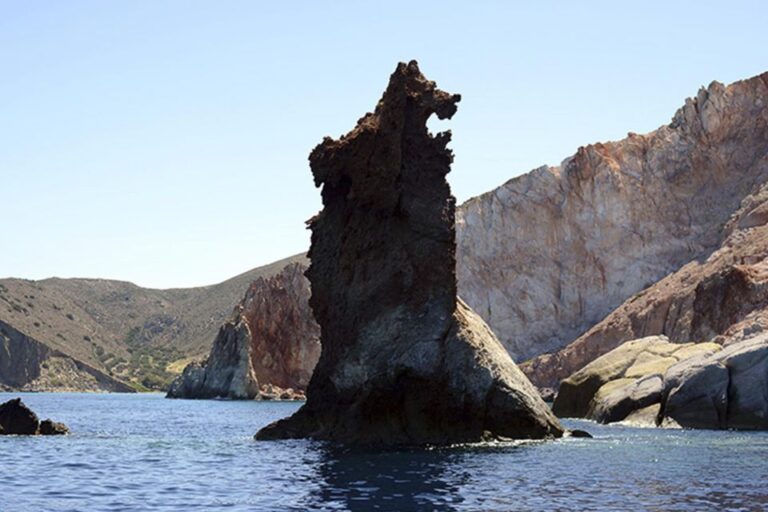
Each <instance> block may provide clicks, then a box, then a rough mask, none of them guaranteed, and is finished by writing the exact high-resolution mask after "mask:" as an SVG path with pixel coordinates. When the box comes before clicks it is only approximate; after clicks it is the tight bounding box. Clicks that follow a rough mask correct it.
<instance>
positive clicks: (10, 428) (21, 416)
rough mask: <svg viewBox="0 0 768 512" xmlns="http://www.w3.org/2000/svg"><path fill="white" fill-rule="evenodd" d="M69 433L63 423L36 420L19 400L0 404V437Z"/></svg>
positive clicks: (34, 415)
mask: <svg viewBox="0 0 768 512" xmlns="http://www.w3.org/2000/svg"><path fill="white" fill-rule="evenodd" d="M67 433H69V429H68V428H67V427H66V425H64V424H63V423H57V422H55V421H51V420H43V421H42V422H41V421H40V420H39V419H38V418H37V414H35V413H34V412H32V410H31V409H30V408H29V407H27V406H26V405H25V404H24V402H22V401H21V398H15V399H13V400H8V401H7V402H5V403H3V404H0V435H23V436H34V435H38V434H39V435H62V434H67Z"/></svg>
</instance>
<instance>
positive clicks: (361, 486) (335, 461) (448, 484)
mask: <svg viewBox="0 0 768 512" xmlns="http://www.w3.org/2000/svg"><path fill="white" fill-rule="evenodd" d="M320 453H321V454H320V461H319V463H318V476H319V477H320V478H322V482H323V485H322V486H321V487H320V488H319V489H318V490H317V491H316V493H315V494H316V495H315V496H311V497H310V502H309V503H308V504H315V505H318V506H330V505H333V504H339V505H341V506H342V508H344V509H346V510H350V511H353V512H356V511H366V510H372V509H373V510H376V509H379V510H435V511H453V510H457V508H456V506H455V505H460V504H461V503H462V501H463V499H462V497H461V494H460V493H459V489H460V486H461V485H462V484H463V483H466V481H467V480H469V475H467V474H466V473H465V472H464V471H462V470H461V466H462V464H461V459H462V454H461V453H443V452H441V451H427V450H410V451H387V452H381V453H377V452H370V451H361V450H347V449H343V448H339V447H332V446H324V447H322V448H321V449H320Z"/></svg>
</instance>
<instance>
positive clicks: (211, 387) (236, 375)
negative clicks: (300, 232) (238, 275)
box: [168, 263, 320, 400]
mask: <svg viewBox="0 0 768 512" xmlns="http://www.w3.org/2000/svg"><path fill="white" fill-rule="evenodd" d="M305 269H306V267H305V266H304V265H303V264H300V263H290V264H288V265H286V266H285V267H284V268H283V269H282V270H281V271H280V272H278V273H277V274H275V275H273V276H271V277H267V278H259V279H256V280H255V281H253V282H252V283H251V285H250V286H249V287H248V290H247V291H246V293H245V296H244V297H243V299H242V300H241V302H240V303H239V304H238V305H237V306H236V307H235V310H234V311H233V313H232V317H231V318H230V319H229V320H228V321H227V322H226V323H225V324H224V325H223V326H222V327H221V329H220V330H219V334H218V335H217V336H216V339H215V340H214V342H213V346H212V348H211V352H210V355H209V356H208V359H207V361H205V362H203V363H198V362H194V363H190V364H189V365H188V366H187V367H186V368H185V369H184V372H183V373H182V375H181V376H180V377H179V378H177V379H176V380H175V381H174V382H173V383H172V384H171V388H170V390H169V392H168V397H170V398H216V397H220V398H230V399H258V398H262V399H291V400H292V399H301V398H303V391H304V389H306V386H307V384H308V383H309V378H310V376H311V375H312V370H313V368H314V366H315V364H316V363H317V360H318V358H319V357H320V341H319V330H320V329H319V327H318V325H317V323H316V322H315V321H314V319H313V318H312V315H311V313H310V311H309V302H308V301H309V295H310V292H309V282H308V281H307V280H306V278H305V277H304V275H303V272H304V270H305Z"/></svg>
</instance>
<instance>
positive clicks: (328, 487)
mask: <svg viewBox="0 0 768 512" xmlns="http://www.w3.org/2000/svg"><path fill="white" fill-rule="evenodd" d="M17 395H19V394H10V393H0V401H5V400H8V399H10V398H12V397H15V396H17ZM20 396H22V398H23V400H24V402H25V403H27V404H28V405H29V406H30V407H32V408H33V409H34V410H36V411H39V412H40V413H41V414H43V415H46V416H51V417H55V418H57V419H59V420H61V421H64V422H65V423H67V424H68V425H69V426H70V428H71V429H72V435H70V436H63V437H53V438H43V437H37V438H24V437H15V436H12V437H0V455H1V457H0V459H1V460H2V462H0V510H2V511H3V512H17V511H18V512H27V511H30V512H31V511H35V512H37V511H40V510H46V511H102V510H103V511H106V510H110V511H147V510H149V511H189V510H201V511H203V510H205V511H207V510H220V509H221V510H234V511H253V510H265V511H266V510H296V511H299V510H302V511H303V510H308V509H312V510H353V511H367V510H400V511H407V510H440V511H454V510H455V511H465V510H472V511H474V510H490V511H494V510H498V511H506V510H558V509H560V510H584V509H588V510H725V509H730V510H759V509H763V508H765V507H768V489H766V488H765V486H764V484H765V482H766V481H768V464H766V463H765V460H766V458H767V457H768V433H749V432H718V431H679V430H657V429H635V428H629V427H622V426H608V427H606V426H601V425H596V424H593V423H589V422H581V421H578V422H577V421H567V422H566V425H567V426H568V427H570V428H583V429H586V430H588V431H589V432H591V433H592V434H594V435H595V439H573V438H570V439H562V440H557V441H550V442H534V443H517V444H488V445H473V446H465V447H454V448H441V449H433V450H405V451H404V450H395V451H385V452H367V451H364V450H345V449H341V448H338V447H334V446H332V445H329V444H326V443H321V442H316V441H305V440H295V441H284V442H256V441H254V440H253V438H252V436H253V433H254V432H255V431H256V430H257V429H258V428H260V427H261V426H264V425H266V424H268V423H269V422H271V421H273V420H275V419H277V418H280V417H284V416H286V415H288V414H290V413H292V412H293V411H295V410H296V409H297V408H298V406H299V404H296V403H277V402H226V401H199V400H164V399H163V398H162V396H161V395H157V394H149V395H147V394H140V395H120V394H70V393H66V394H47V393H41V394H24V393H22V394H20Z"/></svg>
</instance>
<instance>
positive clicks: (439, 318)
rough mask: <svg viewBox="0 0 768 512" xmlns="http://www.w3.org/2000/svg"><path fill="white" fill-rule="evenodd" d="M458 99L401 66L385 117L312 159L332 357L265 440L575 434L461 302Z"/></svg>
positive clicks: (324, 329) (325, 328) (318, 259)
mask: <svg viewBox="0 0 768 512" xmlns="http://www.w3.org/2000/svg"><path fill="white" fill-rule="evenodd" d="M459 100H460V97H459V96H458V95H451V94H448V93H446V92H443V91H441V90H439V89H437V88H436V86H435V83H434V82H431V81H428V80H427V79H425V78H424V76H423V75H422V74H421V72H420V71H419V68H418V65H417V64H416V62H415V61H411V62H410V63H408V64H404V63H401V64H399V65H398V66H397V69H396V70H395V72H394V73H393V74H392V76H391V77H390V81H389V85H388V87H387V89H386V91H385V92H384V95H383V97H382V98H381V100H380V101H379V103H378V105H377V106H376V109H375V111H374V112H373V113H369V114H366V115H365V116H363V117H362V118H361V119H360V120H359V121H358V123H357V126H356V127H355V128H354V129H353V130H352V131H351V132H350V133H348V134H347V135H344V136H342V137H341V138H340V139H338V140H333V139H331V138H328V137H326V138H325V139H324V140H323V142H322V143H321V144H320V145H318V146H317V147H316V148H315V149H314V150H313V151H312V153H311V155H310V158H309V160H310V166H311V169H312V173H313V175H314V179H315V185H316V186H318V187H322V199H323V210H322V211H321V212H320V213H319V214H318V215H317V216H316V217H314V218H313V219H312V220H311V221H310V222H309V226H310V228H311V230H312V246H311V249H310V252H309V257H310V260H311V265H310V267H309V270H308V271H307V276H308V277H309V280H310V282H311V283H312V297H311V299H310V305H311V307H312V310H313V312H314V315H315V318H316V319H317V321H318V323H319V324H320V328H321V340H322V353H321V356H320V360H319V362H318V364H317V367H316V369H315V372H314V374H313V375H312V379H311V381H310V384H309V387H308V390H307V402H306V404H305V405H304V406H303V407H302V408H301V409H300V410H299V411H298V412H297V413H296V414H294V415H293V416H291V417H289V418H286V419H283V420H279V421H277V422H275V423H273V424H271V425H269V426H267V427H265V428H263V429H262V430H260V431H259V432H258V433H257V434H256V438H257V439H285V438H298V437H311V438H316V439H327V440H336V441H341V442H347V443H366V444H368V443H370V444H444V443H454V442H470V441H479V440H482V439H487V438H491V437H512V438H544V437H551V436H560V435H562V433H563V427H562V426H561V425H560V424H559V422H558V420H557V419H556V418H555V417H554V415H552V413H551V412H550V410H549V408H548V407H547V406H546V405H545V404H544V402H543V401H542V400H541V398H540V397H539V395H538V393H537V391H536V389H535V388H534V387H533V386H532V385H531V384H530V382H528V380H527V379H526V378H525V376H524V375H523V374H522V372H520V370H519V369H518V368H517V367H516V366H515V364H514V363H513V362H512V359H511V358H510V356H509V354H508V353H507V352H506V351H505V349H504V347H503V346H502V345H501V344H500V342H499V341H498V339H497V338H496V337H495V335H494V334H493V333H492V332H491V330H490V329H489V328H488V326H487V325H486V324H485V322H483V320H482V319H481V318H480V317H479V316H478V315H476V314H475V313H474V312H473V311H472V310H471V309H470V308H469V307H467V305H466V304H465V303H464V302H462V301H461V300H459V299H457V295H456V260H455V218H454V216H455V202H454V198H453V197H452V196H451V194H450V188H449V186H448V183H447V182H446V180H445V176H446V174H447V173H448V172H449V171H450V164H451V162H452V159H453V155H452V153H451V151H450V150H449V149H447V147H446V146H447V144H448V142H449V141H450V132H443V133H439V134H437V135H432V134H430V133H429V131H428V130H427V126H426V123H427V119H428V118H429V117H430V116H431V115H432V114H435V115H437V117H438V118H440V119H448V118H450V117H452V116H453V114H454V113H455V111H456V103H457V102H458V101H459Z"/></svg>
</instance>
